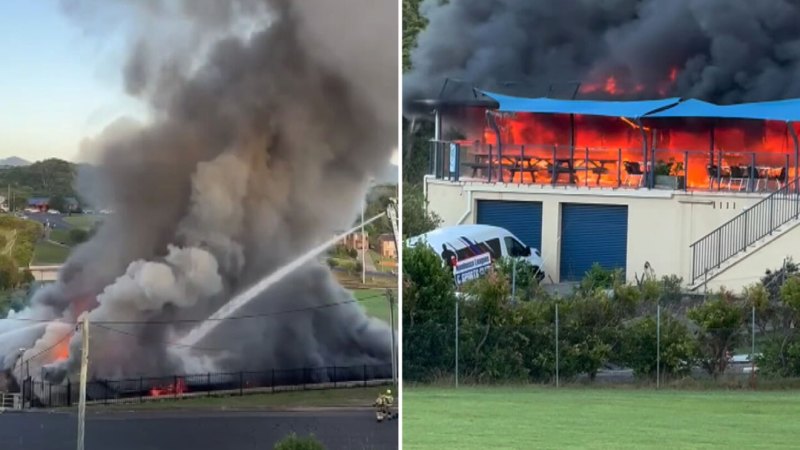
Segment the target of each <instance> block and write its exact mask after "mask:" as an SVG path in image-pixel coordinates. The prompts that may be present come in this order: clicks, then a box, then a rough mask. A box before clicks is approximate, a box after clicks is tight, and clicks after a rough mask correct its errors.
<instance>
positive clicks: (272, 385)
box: [269, 368, 275, 393]
mask: <svg viewBox="0 0 800 450" xmlns="http://www.w3.org/2000/svg"><path fill="white" fill-rule="evenodd" d="M269 384H270V386H271V387H272V392H273V393H274V392H275V369H274V368H273V369H272V380H271V381H270V383H269Z"/></svg>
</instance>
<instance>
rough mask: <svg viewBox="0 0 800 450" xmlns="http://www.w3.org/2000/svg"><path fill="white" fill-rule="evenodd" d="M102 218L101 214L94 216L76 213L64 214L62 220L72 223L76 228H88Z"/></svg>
mask: <svg viewBox="0 0 800 450" xmlns="http://www.w3.org/2000/svg"><path fill="white" fill-rule="evenodd" d="M102 219H103V216H94V215H88V214H76V215H74V216H66V217H64V222H67V223H68V224H70V225H72V226H73V227H76V228H83V229H84V230H87V231H88V230H89V229H91V228H92V225H94V223H95V222H98V221H100V220H102Z"/></svg>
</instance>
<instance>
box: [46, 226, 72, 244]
mask: <svg viewBox="0 0 800 450" xmlns="http://www.w3.org/2000/svg"><path fill="white" fill-rule="evenodd" d="M50 240H52V241H56V242H61V243H62V244H65V245H70V239H69V231H67V230H60V229H56V230H50Z"/></svg>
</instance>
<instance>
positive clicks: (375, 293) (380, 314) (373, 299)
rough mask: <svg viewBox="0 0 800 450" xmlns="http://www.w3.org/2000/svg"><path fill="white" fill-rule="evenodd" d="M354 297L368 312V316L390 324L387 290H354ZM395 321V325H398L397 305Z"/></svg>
mask: <svg viewBox="0 0 800 450" xmlns="http://www.w3.org/2000/svg"><path fill="white" fill-rule="evenodd" d="M394 295H395V300H396V299H397V291H394ZM353 296H355V298H356V300H358V302H359V303H361V306H363V307H364V309H365V310H367V314H369V315H370V316H372V317H377V318H378V319H381V320H383V321H385V322H387V323H388V322H389V302H388V300H386V290H385V289H360V290H354V291H353ZM394 313H395V316H394V320H395V325H397V323H398V318H397V303H395V307H394Z"/></svg>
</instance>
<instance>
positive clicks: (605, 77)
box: [404, 0, 800, 190]
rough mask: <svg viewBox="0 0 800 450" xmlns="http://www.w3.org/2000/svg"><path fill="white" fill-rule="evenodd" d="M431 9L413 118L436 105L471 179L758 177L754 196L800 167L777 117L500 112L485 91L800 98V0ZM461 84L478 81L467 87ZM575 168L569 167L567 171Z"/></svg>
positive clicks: (410, 101) (441, 126)
mask: <svg viewBox="0 0 800 450" xmlns="http://www.w3.org/2000/svg"><path fill="white" fill-rule="evenodd" d="M719 8H724V9H725V10H726V11H728V13H727V15H726V17H727V19H722V17H721V16H720V15H719V14H718V9H719ZM422 12H423V14H424V15H425V16H426V18H427V19H428V21H429V23H428V26H427V27H426V29H425V30H424V31H422V32H421V34H420V35H419V36H418V39H417V47H416V48H415V49H414V50H413V51H412V54H411V62H412V69H411V71H410V72H409V73H408V75H407V76H406V77H404V93H405V97H406V106H407V107H406V113H407V114H410V115H414V114H418V113H423V114H425V113H428V114H430V113H431V111H433V110H435V111H436V113H437V118H436V122H437V130H438V132H439V134H438V135H437V136H436V137H435V139H436V140H438V141H447V142H456V143H458V144H460V146H461V157H460V159H459V163H460V164H462V165H465V166H464V167H462V170H461V172H462V175H463V174H466V176H467V177H470V176H471V175H473V173H474V175H475V176H476V177H477V178H481V179H494V180H497V181H513V182H518V183H546V184H551V183H554V184H561V183H567V184H569V183H571V184H579V185H586V186H588V185H594V186H605V187H621V186H623V185H631V184H634V183H636V184H637V185H642V182H641V181H640V180H639V179H640V178H645V179H646V180H647V178H648V176H649V177H653V178H655V176H670V177H676V178H680V179H681V180H682V181H680V183H679V186H681V188H686V189H703V188H705V189H710V188H711V187H712V184H713V185H714V186H717V187H718V186H719V184H720V183H722V184H723V185H724V186H728V187H735V188H741V186H742V185H743V184H744V183H743V182H742V180H743V179H747V180H748V181H747V185H748V186H747V188H748V190H774V189H777V188H778V187H780V186H781V185H782V184H785V183H786V181H787V180H789V179H791V178H792V177H794V176H796V174H797V163H798V162H797V161H796V159H797V158H796V145H795V141H794V138H795V136H796V131H797V130H796V125H794V124H793V123H787V122H790V121H788V120H782V119H781V118H777V117H776V118H774V119H771V120H766V119H763V118H760V117H759V116H758V115H756V116H754V117H752V118H751V117H749V116H747V115H744V116H742V115H739V116H736V115H734V116H731V117H713V116H702V115H701V116H699V117H698V116H692V115H691V114H687V115H686V116H683V117H681V116H675V117H667V116H663V117H661V116H659V115H658V114H648V113H657V112H658V111H646V110H642V111H641V114H642V115H641V116H640V117H631V116H625V115H622V114H620V115H619V116H614V115H613V113H611V112H610V111H612V110H613V108H608V106H609V105H608V104H606V105H603V106H604V109H603V111H600V112H599V113H593V112H592V111H591V109H587V108H574V109H575V111H571V110H569V108H568V107H567V106H565V107H564V108H561V110H560V111H553V110H548V108H544V110H536V107H533V108H532V109H531V110H527V111H522V110H515V111H504V110H503V107H502V105H501V107H500V109H499V114H490V117H489V120H487V115H486V111H487V110H490V111H492V110H493V109H494V108H493V107H476V106H475V105H474V103H475V102H476V101H481V100H487V98H486V97H483V96H481V95H480V92H478V91H477V89H478V88H480V89H486V90H488V91H490V92H503V93H509V94H511V95H517V96H520V97H526V98H528V97H529V98H534V99H540V98H550V99H559V98H564V99H566V100H575V99H578V100H576V101H579V102H580V101H591V100H597V101H611V102H614V101H638V100H652V99H666V100H669V99H672V100H674V103H678V102H679V101H681V100H682V99H683V100H685V99H689V98H697V99H700V100H702V101H711V102H714V103H716V104H720V105H727V104H740V103H747V102H758V101H768V100H780V99H785V98H793V97H800V85H798V84H797V83H794V82H792V81H791V80H794V79H795V78H796V67H797V64H798V63H800V58H794V57H788V58H785V57H783V56H781V55H779V54H778V50H777V49H779V48H783V46H787V45H789V46H790V45H795V44H796V43H798V42H800V32H798V31H797V29H796V28H793V27H792V25H790V24H791V23H793V22H794V21H796V20H797V19H800V7H798V6H797V5H794V6H789V5H786V4H785V3H783V2H778V1H765V2H759V3H752V2H746V1H734V2H726V3H725V4H724V6H723V4H722V3H721V2H715V1H711V2H704V6H703V7H699V6H698V5H695V4H693V3H692V2H689V1H688V0H679V1H675V2H669V4H665V3H664V2H656V1H653V0H630V1H622V2H616V3H615V8H614V9H613V11H612V10H610V9H608V8H607V7H606V6H605V5H604V4H603V3H602V2H579V3H570V4H568V5H566V6H565V5H560V7H559V8H553V7H551V6H549V5H547V2H526V1H512V2H497V1H488V2H486V1H464V2H452V3H447V4H442V5H436V6H434V5H433V4H426V6H425V8H424V9H423V11H422ZM767 17H769V18H770V20H769V21H765V20H766V19H765V18H767ZM762 19H764V20H762ZM733 24H735V25H733ZM745 30H747V31H745ZM489 36H492V37H491V38H489ZM755 36H757V37H758V39H756V40H754V37H755ZM756 41H758V42H761V43H763V45H762V44H756V43H755V42H756ZM756 62H757V63H756ZM447 79H451V80H452V79H460V80H465V83H466V84H469V85H471V86H474V87H473V88H472V89H471V90H470V89H463V88H462V89H461V90H460V91H459V89H458V88H457V87H456V88H454V87H453V86H454V84H452V83H451V84H450V85H449V86H448V85H447V82H446V81H445V80H447ZM443 82H445V87H444V88H442V83H443ZM448 88H449V89H448ZM489 97H490V98H488V100H490V101H491V100H492V98H491V97H492V96H491V95H489ZM431 98H432V99H435V100H433V101H431V100H428V101H422V102H420V99H431ZM539 106H541V105H539ZM662 107H665V106H662ZM495 108H496V106H495ZM576 111H578V112H576ZM490 146H491V151H490V149H489V147H490ZM489 153H491V154H492V157H491V158H489ZM567 159H569V160H570V161H569V162H568V163H566V162H564V163H562V162H560V161H564V160H567ZM442 161H443V158H441V157H440V158H439V162H440V163H441V162H442ZM488 165H491V166H492V169H491V171H490V170H489V169H488V167H486V166H488ZM561 166H569V167H567V168H566V175H560V172H561V169H564V167H561ZM489 172H491V173H489ZM648 173H651V175H648ZM548 174H549V176H548ZM642 174H644V177H642ZM565 176H566V177H567V178H564V177H565ZM737 180H738V181H737ZM712 181H713V183H712ZM654 183H655V180H650V181H649V184H647V183H645V184H646V185H648V186H652V185H653V184H654ZM754 184H757V186H751V185H754ZM677 186H678V185H676V187H677Z"/></svg>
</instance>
